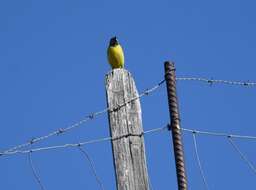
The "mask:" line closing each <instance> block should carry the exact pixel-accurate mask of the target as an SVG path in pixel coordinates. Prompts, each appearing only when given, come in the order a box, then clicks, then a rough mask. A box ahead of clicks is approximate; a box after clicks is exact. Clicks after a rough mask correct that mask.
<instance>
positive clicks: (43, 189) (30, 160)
mask: <svg viewBox="0 0 256 190" xmlns="http://www.w3.org/2000/svg"><path fill="white" fill-rule="evenodd" d="M31 154H32V151H30V152H29V153H28V160H29V165H30V168H31V170H32V173H33V176H34V178H35V179H36V182H37V183H38V185H39V186H40V188H41V190H45V188H44V186H43V184H42V182H41V179H40V177H39V175H38V173H37V172H36V169H35V167H34V164H33V161H32V158H31Z"/></svg>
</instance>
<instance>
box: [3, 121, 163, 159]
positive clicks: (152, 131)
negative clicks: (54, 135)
mask: <svg viewBox="0 0 256 190" xmlns="http://www.w3.org/2000/svg"><path fill="white" fill-rule="evenodd" d="M165 129H168V127H167V126H164V127H160V128H155V129H150V130H147V131H144V132H142V133H140V134H131V133H130V134H124V135H120V136H118V137H104V138H99V139H93V140H88V141H84V142H80V143H69V144H64V145H56V146H47V147H39V148H34V149H27V150H14V151H9V152H3V153H0V155H2V156H3V155H6V156H7V155H14V154H27V153H30V152H39V151H45V150H54V149H60V148H68V147H79V146H83V145H87V144H95V143H100V142H104V141H110V140H118V139H121V138H126V137H129V136H142V135H145V134H149V133H155V132H159V131H163V130H165Z"/></svg>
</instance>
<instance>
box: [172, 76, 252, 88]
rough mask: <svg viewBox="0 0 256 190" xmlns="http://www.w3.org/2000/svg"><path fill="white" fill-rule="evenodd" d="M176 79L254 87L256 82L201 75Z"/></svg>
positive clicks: (177, 78)
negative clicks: (203, 76)
mask: <svg viewBox="0 0 256 190" xmlns="http://www.w3.org/2000/svg"><path fill="white" fill-rule="evenodd" d="M176 80H177V81H199V82H205V83H208V84H210V85H212V84H214V83H219V84H226V85H237V86H243V87H256V82H249V81H230V80H219V79H211V78H201V77H176Z"/></svg>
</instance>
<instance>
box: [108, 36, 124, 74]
mask: <svg viewBox="0 0 256 190" xmlns="http://www.w3.org/2000/svg"><path fill="white" fill-rule="evenodd" d="M107 54H108V62H109V64H110V65H111V67H112V69H116V68H123V67H124V52H123V49H122V47H121V45H120V44H119V43H118V40H117V38H116V36H115V37H113V38H111V39H110V41H109V46H108V52H107Z"/></svg>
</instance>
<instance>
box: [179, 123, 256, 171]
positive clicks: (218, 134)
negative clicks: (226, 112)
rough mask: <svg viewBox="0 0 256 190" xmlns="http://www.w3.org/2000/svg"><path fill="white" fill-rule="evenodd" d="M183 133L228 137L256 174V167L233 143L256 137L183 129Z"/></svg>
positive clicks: (255, 138)
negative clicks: (235, 139)
mask: <svg viewBox="0 0 256 190" xmlns="http://www.w3.org/2000/svg"><path fill="white" fill-rule="evenodd" d="M181 130H182V131H185V132H190V133H192V134H193V136H195V135H196V134H202V135H211V136H219V137H226V138H227V139H228V140H229V142H230V144H231V145H232V147H233V148H234V149H235V151H236V152H237V153H238V154H239V155H240V157H241V158H242V159H243V160H244V161H245V163H246V164H247V165H248V166H249V168H250V169H251V170H252V171H253V172H254V173H255V174H256V167H255V166H254V165H253V163H252V162H251V161H250V160H249V159H248V158H247V157H246V156H245V154H243V153H242V151H241V150H240V149H239V147H238V146H237V145H236V144H235V142H234V141H233V139H234V138H238V139H247V140H256V136H248V135H234V134H228V133H219V132H210V131H199V130H193V129H186V128H181Z"/></svg>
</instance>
